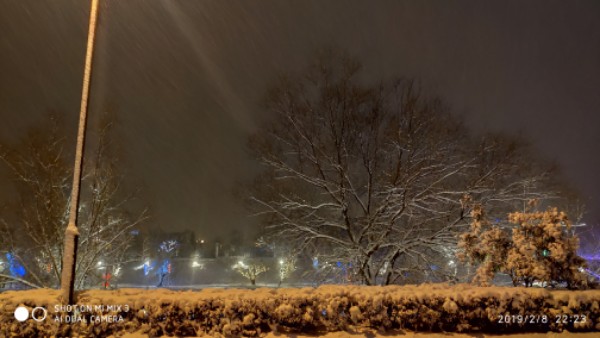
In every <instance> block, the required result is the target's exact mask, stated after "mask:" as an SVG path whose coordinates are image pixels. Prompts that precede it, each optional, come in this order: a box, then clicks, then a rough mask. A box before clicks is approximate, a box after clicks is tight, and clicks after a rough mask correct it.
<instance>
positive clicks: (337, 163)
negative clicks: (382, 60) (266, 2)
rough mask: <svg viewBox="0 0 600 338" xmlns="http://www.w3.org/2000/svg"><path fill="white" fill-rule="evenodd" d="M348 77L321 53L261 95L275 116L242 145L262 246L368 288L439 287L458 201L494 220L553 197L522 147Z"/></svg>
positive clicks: (350, 70)
mask: <svg viewBox="0 0 600 338" xmlns="http://www.w3.org/2000/svg"><path fill="white" fill-rule="evenodd" d="M360 68H361V67H360V65H359V64H358V63H357V62H355V61H354V60H352V59H350V58H348V57H347V56H345V55H343V54H340V53H336V52H326V53H323V54H322V55H320V56H319V57H318V58H317V60H316V62H315V63H314V64H313V65H312V66H311V67H310V68H309V70H308V71H306V72H305V73H303V74H302V75H301V76H296V77H294V76H288V77H285V78H283V79H282V80H281V82H280V83H279V84H278V85H276V86H275V87H274V88H273V90H272V91H271V92H270V93H269V96H268V100H267V101H268V104H267V107H268V109H269V111H270V112H271V113H272V115H273V116H275V117H274V118H273V119H271V120H269V121H267V122H266V123H265V125H264V126H263V128H262V129H260V131H259V132H258V133H257V134H256V135H254V136H253V137H252V138H251V140H250V147H251V149H252V150H253V151H254V154H255V155H256V157H257V158H258V159H259V160H260V162H261V163H262V164H263V165H264V169H265V171H264V174H263V175H261V176H259V177H258V179H257V182H256V185H255V186H254V189H253V193H252V195H251V196H250V199H251V200H252V201H254V202H255V203H254V207H255V212H256V213H257V214H259V215H262V216H263V217H264V222H265V223H266V224H267V226H266V228H265V233H266V235H267V236H271V237H272V238H276V239H277V241H279V242H282V243H286V244H289V245H290V246H292V247H294V248H295V249H296V250H298V251H304V252H305V253H307V256H309V257H313V256H319V257H320V258H321V260H323V261H329V262H339V263H340V264H342V265H343V266H348V268H349V269H350V270H351V273H352V274H353V275H356V276H358V279H359V280H361V281H362V282H363V283H366V284H369V285H372V284H389V283H398V282H402V281H408V280H412V279H414V278H417V279H420V280H423V279H426V278H427V279H438V280H439V279H448V278H450V275H452V273H451V270H453V269H449V268H448V264H449V261H450V260H451V259H452V257H454V254H453V252H454V250H455V247H456V241H457V236H458V234H459V233H461V232H462V231H463V230H464V229H465V228H466V227H467V225H468V224H469V222H470V211H471V206H472V203H469V202H468V201H466V199H468V200H470V201H477V202H478V203H481V204H483V205H485V207H486V208H487V210H488V211H489V213H490V214H494V215H501V214H504V215H506V213H508V212H509V211H512V210H518V207H519V206H520V205H522V204H523V203H524V202H525V201H527V200H528V199H531V198H534V197H535V198H540V199H545V198H551V197H554V196H556V194H555V191H554V190H552V189H551V188H550V187H549V186H548V185H547V182H549V181H550V176H549V175H548V173H549V172H548V170H546V169H545V167H544V166H543V165H538V162H536V161H535V160H534V158H533V157H531V154H530V153H529V152H528V151H527V147H526V146H525V145H524V144H523V143H522V142H520V141H516V140H513V139H509V138H507V137H504V136H502V135H493V134H485V135H483V136H481V137H478V138H475V137H473V136H470V135H469V133H468V132H467V130H466V129H465V127H464V126H463V125H462V124H461V123H460V122H459V121H457V119H456V118H454V117H453V116H452V115H450V114H449V113H448V111H447V109H446V108H445V107H444V105H443V104H442V103H441V101H440V100H439V99H436V98H431V97H427V96H426V95H424V93H423V92H422V91H421V90H420V89H419V86H418V85H417V84H416V83H415V82H414V81H409V80H398V81H393V82H391V83H390V84H388V83H386V82H382V83H380V84H377V85H372V86H370V85H366V84H364V82H363V81H362V80H361V79H360ZM332 266H335V264H334V265H332Z"/></svg>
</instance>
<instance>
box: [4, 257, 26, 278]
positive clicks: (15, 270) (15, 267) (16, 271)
mask: <svg viewBox="0 0 600 338" xmlns="http://www.w3.org/2000/svg"><path fill="white" fill-rule="evenodd" d="M6 260H7V261H8V264H9V270H10V274H11V276H14V277H19V278H21V277H23V276H25V274H26V273H27V271H25V267H23V265H21V264H20V263H19V261H17V259H15V257H14V256H13V255H12V254H11V253H10V252H7V253H6Z"/></svg>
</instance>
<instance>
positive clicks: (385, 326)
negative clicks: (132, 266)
mask: <svg viewBox="0 0 600 338" xmlns="http://www.w3.org/2000/svg"><path fill="white" fill-rule="evenodd" d="M58 296H59V292H58V291H57V290H47V289H42V290H29V291H10V292H4V293H0V336H1V337H11V336H12V337H41V336H52V335H54V336H85V337H106V336H109V335H113V336H115V337H118V336H120V335H121V334H123V333H125V332H136V331H139V332H143V333H145V334H148V335H149V336H152V337H154V336H162V335H166V336H187V337H190V336H191V337H193V336H202V335H210V336H214V337H220V336H227V337H232V336H233V337H236V336H243V337H257V336H261V335H264V334H265V333H267V332H270V331H278V332H303V333H312V334H320V333H323V332H326V331H341V330H352V329H353V328H355V327H370V328H373V329H378V330H382V331H386V330H399V329H406V330H413V331H446V332H494V333H502V332H527V331H539V332H546V331H562V330H565V329H568V330H569V331H594V330H596V331H600V306H599V305H598V304H600V290H585V291H566V290H560V291H550V290H547V289H538V288H507V287H475V286H471V285H465V284H459V285H455V286H448V285H445V284H425V285H418V286H416V285H409V286H386V287H368V286H321V287H319V288H303V289H283V288H282V289H268V288H259V289H255V290H239V289H205V290H201V291H169V290H164V289H156V290H141V289H120V290H115V291H104V290H90V291H84V292H81V293H79V295H78V304H79V305H84V306H87V305H90V306H95V305H102V304H105V305H106V304H114V305H122V306H124V305H128V308H127V309H125V308H124V307H121V308H120V309H117V308H113V309H109V310H107V311H104V313H103V314H104V315H111V316H112V315H114V316H121V317H122V318H123V320H122V321H120V322H116V323H106V322H103V323H94V322H92V323H89V322H88V323H82V322H76V323H75V324H66V323H58V322H55V320H54V319H55V316H56V315H60V314H58V313H55V312H54V306H55V305H56V304H57V299H58ZM17 306H26V307H27V308H29V310H30V311H31V310H32V309H33V308H34V307H36V306H42V307H45V308H46V309H48V310H49V311H48V318H47V319H46V320H45V321H43V322H41V323H36V322H35V321H33V320H31V319H29V320H27V321H25V322H22V323H19V322H17V321H16V320H15V319H14V316H13V312H14V310H15V308H16V307H17ZM99 314H100V313H99V312H97V311H91V312H85V311H84V312H81V316H82V318H86V319H87V320H88V321H89V319H90V316H92V315H99ZM63 315H64V314H63ZM543 316H545V317H543ZM565 316H566V317H565ZM583 316H585V319H583ZM544 318H545V319H544ZM564 318H567V320H566V321H565V320H564ZM526 321H527V322H526Z"/></svg>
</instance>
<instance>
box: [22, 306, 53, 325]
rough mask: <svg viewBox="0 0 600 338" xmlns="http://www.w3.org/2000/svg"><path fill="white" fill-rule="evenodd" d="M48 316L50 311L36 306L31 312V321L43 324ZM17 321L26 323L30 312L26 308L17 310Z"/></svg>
mask: <svg viewBox="0 0 600 338" xmlns="http://www.w3.org/2000/svg"><path fill="white" fill-rule="evenodd" d="M47 316H48V311H47V310H46V309H45V308H43V307H41V306H36V307H34V308H33V310H31V319H33V320H35V321H36V322H41V321H43V320H44V319H46V317H47ZM15 319H16V320H18V321H19V322H24V321H26V320H27V319H29V310H28V309H27V308H26V307H24V306H19V307H17V308H16V309H15Z"/></svg>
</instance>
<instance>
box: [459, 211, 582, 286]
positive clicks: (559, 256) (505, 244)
mask: <svg viewBox="0 0 600 338" xmlns="http://www.w3.org/2000/svg"><path fill="white" fill-rule="evenodd" d="M471 216H472V219H473V221H472V223H471V228H470V231H469V232H467V233H464V234H462V235H461V237H460V240H459V244H458V247H459V248H460V249H461V252H459V254H458V257H459V258H460V259H461V260H463V261H465V260H467V261H468V262H469V263H471V264H479V267H478V268H477V272H476V274H475V277H474V279H473V282H475V283H477V284H479V285H482V286H488V285H490V283H491V280H492V279H493V278H494V275H495V274H496V273H498V272H502V273H505V274H508V275H510V276H511V278H512V280H513V284H514V285H515V286H516V285H525V286H532V285H533V284H534V283H536V282H537V283H539V284H540V285H542V286H546V285H552V284H561V283H564V284H566V286H567V287H568V288H582V287H585V286H586V283H585V281H586V278H585V276H584V275H583V274H582V272H581V269H582V268H583V267H584V266H585V261H584V259H583V258H581V257H579V256H578V255H577V248H578V244H579V242H578V238H577V236H575V235H574V234H573V233H572V231H571V224H570V222H569V220H568V218H567V215H566V214H565V213H564V212H559V211H558V210H557V209H556V208H554V209H549V210H548V211H545V212H530V213H520V212H515V213H511V214H509V216H508V221H509V222H510V223H511V224H512V225H513V226H512V227H511V228H510V231H509V230H508V229H506V228H500V227H499V226H498V225H492V224H490V223H489V222H488V221H487V219H486V218H485V215H484V212H483V209H482V207H481V206H475V207H474V208H473V211H472V213H471Z"/></svg>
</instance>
